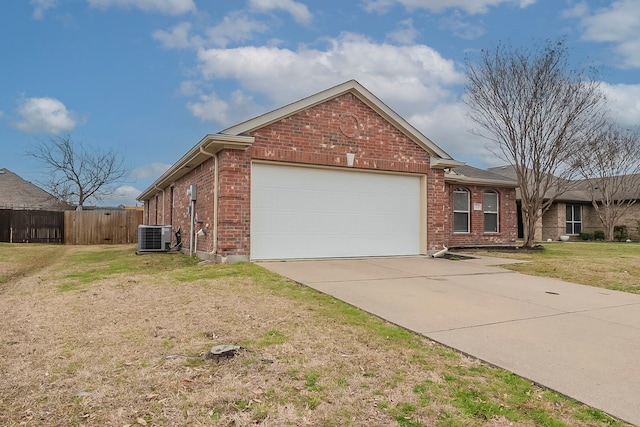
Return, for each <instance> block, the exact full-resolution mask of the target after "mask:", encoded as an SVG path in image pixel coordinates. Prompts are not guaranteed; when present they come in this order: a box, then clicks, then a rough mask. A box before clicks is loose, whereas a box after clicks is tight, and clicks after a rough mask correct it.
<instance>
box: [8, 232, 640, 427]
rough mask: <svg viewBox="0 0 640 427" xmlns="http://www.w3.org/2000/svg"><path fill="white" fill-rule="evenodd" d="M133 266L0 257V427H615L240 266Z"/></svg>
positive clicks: (46, 253)
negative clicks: (230, 352) (229, 353)
mask: <svg viewBox="0 0 640 427" xmlns="http://www.w3.org/2000/svg"><path fill="white" fill-rule="evenodd" d="M566 248H570V245H567V246H566ZM636 248H637V246H636ZM558 249H564V246H562V247H561V246H560V245H558ZM134 251H135V248H134V247H133V246H97V247H81V246H43V245H3V244H0V274H1V276H0V277H1V280H0V324H1V325H2V336H1V338H0V355H1V357H0V375H1V378H2V381H0V425H2V426H4V427H9V426H19V425H27V426H131V427H132V426H235V427H240V426H256V425H258V426H287V425H291V426H321V427H322V426H324V427H331V426H335V427H338V426H340V427H342V426H373V427H375V426H384V427H387V426H400V427H424V426H510V425H519V426H554V427H559V426H626V425H627V424H625V423H623V422H621V421H619V420H616V419H613V418H611V417H609V416H608V415H607V414H604V413H602V412H601V411H598V410H595V409H593V408H589V407H587V406H585V405H582V404H580V403H578V402H576V401H574V400H571V399H567V398H564V397H562V396H560V395H558V394H556V393H553V392H550V391H547V390H544V389H541V388H539V387H537V386H536V385H534V384H532V383H531V382H530V381H527V380H525V379H523V378H520V377H518V376H516V375H514V374H511V373H509V372H506V371H504V370H501V369H496V368H494V367H491V366H488V365H486V364H484V363H482V362H479V361H478V360H475V359H472V358H469V357H466V356H464V355H461V354H459V353H456V352H454V351H452V350H449V349H447V348H445V347H443V346H440V345H438V344H435V343H433V342H431V341H428V340H426V339H424V338H423V337H421V336H418V335H415V334H413V333H410V332H407V331H406V330H404V329H401V328H399V327H396V326H394V325H391V324H388V323H385V322H384V321H382V320H380V319H378V318H376V317H373V316H370V315H368V314H367V313H365V312H363V311H361V310H358V309H355V308H353V307H351V306H349V305H346V304H343V303H341V302H339V301H337V300H335V299H334V298H332V297H329V296H327V295H324V294H320V293H318V292H316V291H314V290H312V289H309V288H306V287H303V286H299V285H296V284H295V283H292V282H290V281H288V280H286V279H284V278H282V277H280V276H278V275H275V274H272V273H270V272H268V271H266V270H264V269H262V268H261V267H258V266H256V265H253V264H235V265H208V266H199V265H197V264H196V263H197V260H194V259H191V258H188V257H186V256H183V255H180V254H149V255H142V256H136V255H135V254H134ZM548 253H552V252H551V251H549V252H548ZM533 256H538V255H533ZM545 256H547V257H549V256H550V255H545ZM635 259H636V262H637V258H635ZM636 273H637V270H636ZM220 344H235V345H240V346H242V347H243V348H244V350H242V351H240V352H239V354H237V355H236V356H235V357H233V358H230V359H227V360H222V361H213V360H206V359H205V358H204V357H203V356H204V354H205V353H206V352H208V350H209V349H211V347H213V346H214V345H220Z"/></svg>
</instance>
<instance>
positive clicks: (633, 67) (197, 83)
mask: <svg viewBox="0 0 640 427" xmlns="http://www.w3.org/2000/svg"><path fill="white" fill-rule="evenodd" d="M562 36H565V37H566V38H567V41H568V43H569V46H570V52H571V58H572V59H573V60H575V61H576V63H589V64H592V65H595V66H596V67H598V68H599V69H600V79H601V81H602V89H603V90H604V91H605V92H606V94H607V95H608V98H609V100H610V102H611V108H612V111H614V112H616V120H618V121H619V122H620V123H622V124H623V125H626V126H636V125H638V124H640V73H639V71H640V1H638V0H619V1H598V0H588V1H572V0H315V1H302V0H300V1H295V0H233V1H232V0H207V1H205V0H3V1H2V2H0V52H1V56H0V58H1V60H0V64H1V65H0V153H2V154H1V155H0V167H5V168H8V169H10V170H11V171H13V172H15V173H17V174H19V175H20V176H22V177H23V178H24V179H27V180H29V181H32V182H34V183H38V182H39V181H43V180H44V179H45V177H43V176H42V175H41V168H40V167H39V165H38V164H37V163H35V162H34V161H33V160H32V159H30V158H28V157H27V156H25V149H26V148H27V147H29V146H30V145H31V144H33V143H35V142H37V141H47V140H49V138H51V137H55V136H56V135H70V136H71V137H72V138H73V139H74V140H75V141H81V142H82V143H83V144H85V145H87V146H94V147H98V146H99V147H103V148H113V149H115V150H118V151H119V152H120V153H121V154H122V155H123V156H124V157H125V163H126V164H127V166H128V167H129V168H131V170H132V173H131V175H130V176H129V177H128V178H127V180H126V182H123V183H122V186H121V188H120V189H119V190H118V193H117V194H116V195H114V196H112V197H109V198H108V199H105V200H103V201H102V202H99V203H97V204H101V205H115V204H121V203H122V204H127V205H133V204H135V198H136V196H137V195H138V194H139V193H140V192H141V191H142V190H144V189H146V188H147V187H148V186H149V185H150V184H151V183H152V182H153V181H154V180H155V178H157V177H158V176H159V175H160V174H161V173H162V172H163V171H164V170H166V168H167V167H169V166H170V165H171V164H172V163H173V162H175V161H176V160H178V159H179V158H180V157H181V156H182V155H183V154H184V153H185V152H186V151H188V150H189V149H190V148H191V147H192V146H193V145H195V144H196V143H197V142H198V141H199V140H200V139H201V138H202V137H203V136H204V135H205V134H207V133H216V132H219V131H221V130H223V129H225V128H226V127H229V126H231V125H234V124H237V123H240V122H242V121H244V120H246V119H249V118H252V117H255V116H257V115H259V114H262V113H264V112H267V111H270V110H273V109H275V108H278V107H280V106H282V105H285V104H287V103H289V102H293V101H296V100H298V99H300V98H303V97H306V96H309V95H311V94H314V93H316V92H319V91H321V90H323V89H327V88H329V87H331V86H334V85H336V84H339V83H342V82H344V81H346V80H349V79H356V80H358V81H359V82H360V83H361V84H363V85H364V86H365V87H366V88H367V89H369V90H370V91H371V92H373V93H374V94H375V95H377V96H378V97H379V98H380V99H382V101H384V102H385V103H386V104H387V105H389V106H390V107H391V108H392V109H394V110H395V111H396V112H397V113H399V114H400V115H402V116H403V117H404V118H405V119H407V120H408V121H409V122H410V123H411V124H413V125H414V126H415V127H417V128H418V129H419V130H420V131H421V132H422V133H424V134H425V135H426V136H427V137H429V138H430V139H432V140H433V141H434V142H435V143H436V144H438V145H439V146H440V147H441V148H443V149H444V150H445V151H447V152H448V153H449V154H451V155H452V156H453V157H454V158H456V159H457V160H461V161H464V162H467V163H468V164H470V165H472V166H476V167H481V168H485V167H490V166H495V165H497V164H500V163H501V162H500V160H498V159H497V158H496V157H495V156H493V155H492V154H491V153H490V152H489V151H488V150H487V149H486V146H485V142H484V141H483V140H480V139H478V138H477V137H475V136H474V135H473V134H471V133H470V132H469V129H470V128H471V126H472V125H471V123H469V122H468V120H467V118H466V115H465V106H464V104H463V103H462V102H461V97H462V95H463V88H464V73H463V64H464V59H465V55H467V54H473V52H476V51H477V50H479V49H481V48H487V47H488V48H490V47H493V46H495V44H496V43H497V42H499V41H510V42H512V43H513V44H514V45H516V46H530V45H531V44H532V43H535V42H540V41H541V40H544V39H545V38H550V39H555V38H558V37H562ZM94 203H96V202H95V201H94Z"/></svg>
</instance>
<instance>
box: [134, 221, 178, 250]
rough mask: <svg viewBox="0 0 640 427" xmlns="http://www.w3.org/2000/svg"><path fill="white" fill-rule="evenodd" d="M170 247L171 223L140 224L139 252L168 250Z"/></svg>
mask: <svg viewBox="0 0 640 427" xmlns="http://www.w3.org/2000/svg"><path fill="white" fill-rule="evenodd" d="M170 248H171V226H170V225H139V226H138V252H167V251H168V250H169V249H170Z"/></svg>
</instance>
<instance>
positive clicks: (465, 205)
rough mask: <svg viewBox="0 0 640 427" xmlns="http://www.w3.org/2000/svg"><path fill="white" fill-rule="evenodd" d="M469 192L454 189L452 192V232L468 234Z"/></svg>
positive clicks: (462, 189)
mask: <svg viewBox="0 0 640 427" xmlns="http://www.w3.org/2000/svg"><path fill="white" fill-rule="evenodd" d="M469 217H470V215H469V191H467V190H466V189H464V188H456V189H455V191H454V192H453V232H454V233H468V232H469Z"/></svg>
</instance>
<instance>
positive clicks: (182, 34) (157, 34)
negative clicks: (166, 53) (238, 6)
mask: <svg viewBox="0 0 640 427" xmlns="http://www.w3.org/2000/svg"><path fill="white" fill-rule="evenodd" d="M192 30H193V25H192V24H191V23H190V22H181V23H179V24H177V25H176V26H174V27H173V28H171V29H170V30H169V31H165V30H157V31H154V32H153V34H152V36H153V38H154V39H156V40H158V41H159V42H160V43H161V44H162V46H163V47H164V48H167V49H188V48H201V47H208V46H217V47H226V46H227V45H228V44H229V43H231V42H243V41H246V40H250V39H252V38H253V36H254V34H255V33H265V32H267V31H269V27H268V26H267V24H265V23H264V22H260V21H256V20H254V19H251V18H250V17H249V16H247V15H246V14H244V13H242V12H231V13H230V14H229V15H227V16H225V17H224V18H223V19H222V21H221V22H220V23H219V24H217V25H215V26H213V27H210V28H207V29H206V30H204V33H205V36H200V35H197V34H195V35H193V34H192Z"/></svg>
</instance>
